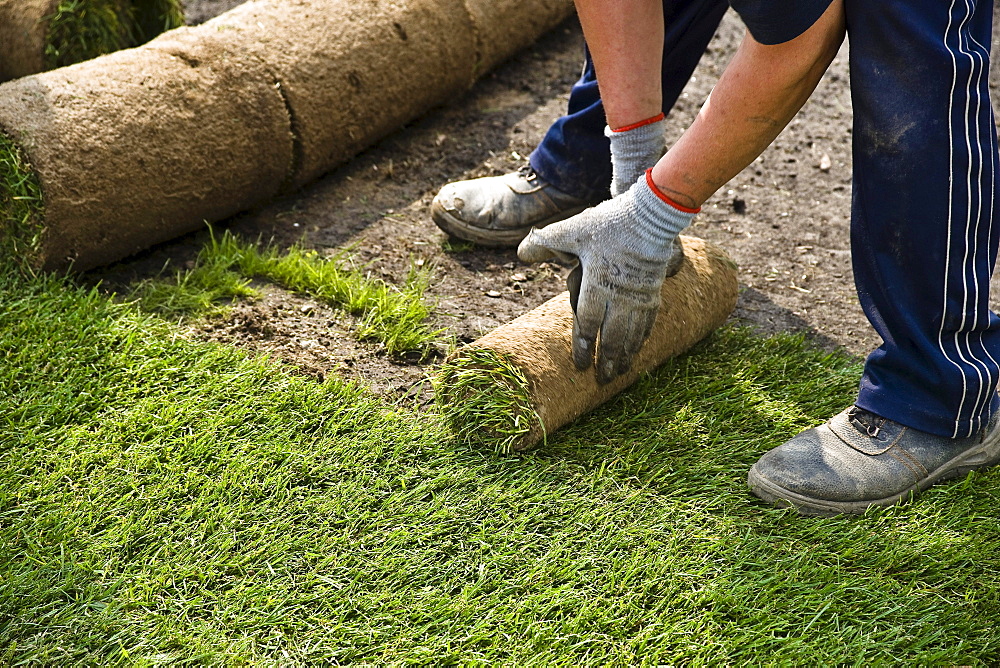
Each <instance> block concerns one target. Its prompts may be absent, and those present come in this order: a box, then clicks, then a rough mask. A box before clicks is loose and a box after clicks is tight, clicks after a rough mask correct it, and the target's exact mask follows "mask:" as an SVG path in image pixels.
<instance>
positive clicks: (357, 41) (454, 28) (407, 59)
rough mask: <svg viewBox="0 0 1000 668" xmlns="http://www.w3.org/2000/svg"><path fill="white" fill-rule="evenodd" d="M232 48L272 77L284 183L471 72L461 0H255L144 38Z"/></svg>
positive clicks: (463, 82) (413, 112) (446, 93)
mask: <svg viewBox="0 0 1000 668" xmlns="http://www.w3.org/2000/svg"><path fill="white" fill-rule="evenodd" d="M166 42H170V43H172V44H174V45H175V48H182V47H180V46H179V45H187V46H188V47H189V48H192V47H196V46H197V47H199V48H206V47H207V48H213V49H214V48H222V49H226V50H232V49H234V48H237V47H238V48H240V49H243V50H245V51H246V52H248V53H250V54H252V55H253V56H255V57H256V59H257V61H258V62H260V63H262V64H266V65H264V66H265V67H266V68H267V70H268V73H269V75H270V76H272V77H273V78H274V80H275V81H278V82H280V86H281V91H282V94H283V95H284V97H285V99H286V101H287V104H288V107H289V110H290V114H291V116H292V119H293V123H294V126H293V132H294V134H295V136H296V140H297V141H296V143H297V151H296V153H297V156H296V165H295V167H294V170H293V173H292V174H291V175H290V178H289V180H288V184H287V189H288V190H294V189H295V188H298V187H299V186H301V185H304V184H306V183H309V182H310V181H313V180H315V179H316V178H317V177H319V176H320V175H322V174H324V173H325V172H327V171H329V170H330V169H331V168H333V167H335V166H337V165H339V164H341V163H343V162H344V161H346V160H347V159H349V158H351V157H353V156H354V155H356V154H357V153H359V152H360V151H361V150H363V149H364V148H367V147H368V146H370V145H371V144H372V143H374V142H375V141H377V140H378V139H380V138H381V137H383V136H385V135H386V134H388V133H389V132H391V131H393V130H395V129H397V128H398V127H400V126H401V125H403V124H404V123H406V122H407V121H409V120H411V119H413V118H414V117H415V116H417V115H419V114H421V113H424V112H425V111H427V109H429V108H430V107H432V106H433V105H436V104H441V103H443V102H445V101H446V100H447V99H448V98H449V97H450V96H452V95H454V94H455V93H456V92H461V91H464V90H465V89H466V88H467V87H468V86H470V85H471V84H472V81H473V70H474V64H475V59H476V42H475V31H474V29H473V26H472V23H471V18H470V16H469V13H468V11H467V10H466V8H465V6H464V5H463V3H462V2H458V1H454V0H453V1H449V2H441V0H407V1H406V2H391V1H388V0H363V1H359V0H256V1H254V2H248V3H246V4H244V5H241V6H239V7H236V8H234V9H232V10H231V11H229V12H226V13H224V14H222V15H220V16H218V17H216V18H214V19H212V20H210V21H208V22H206V23H204V24H202V25H200V26H198V27H196V28H188V29H182V30H177V31H172V32H171V33H170V34H169V35H164V36H163V37H162V38H160V39H159V40H154V41H153V42H152V43H151V46H154V47H156V46H157V45H158V44H162V43H166Z"/></svg>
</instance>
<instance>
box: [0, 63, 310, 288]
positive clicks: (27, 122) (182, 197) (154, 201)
mask: <svg viewBox="0 0 1000 668" xmlns="http://www.w3.org/2000/svg"><path fill="white" fill-rule="evenodd" d="M226 62H227V61H226V60H225V59H221V60H220V64H219V65H217V66H216V65H213V64H211V63H195V62H193V61H190V60H185V59H184V58H181V57H178V56H176V55H173V54H170V53H167V52H165V51H161V50H157V49H148V48H139V49H131V50H127V51H122V52H118V53H115V54H111V55H108V56H104V57H102V58H98V59H96V60H91V61H87V62H85V63H80V64H78V65H74V66H72V67H65V68H60V69H58V70H54V71H51V72H46V73H43V74H39V75H35V76H29V77H23V78H21V79H18V80H16V81H12V82H8V83H6V84H4V85H3V86H2V87H0V132H2V133H3V134H4V135H5V136H6V137H7V138H8V139H9V140H10V141H11V142H13V143H14V144H15V145H16V146H17V147H18V148H19V149H20V152H21V153H22V154H23V163H25V164H27V165H28V166H30V169H31V170H32V172H33V176H34V177H35V178H37V181H38V183H39V184H40V188H41V193H42V202H41V206H40V207H39V212H38V215H36V216H35V218H36V219H37V220H38V221H39V223H38V225H39V226H41V228H42V229H41V230H35V231H34V232H32V231H30V230H19V231H16V232H15V231H12V230H11V229H10V228H8V229H7V230H5V231H4V233H5V234H8V235H9V234H15V233H17V234H22V235H25V236H32V235H34V237H37V239H38V242H37V243H35V244H34V248H33V249H31V251H30V253H29V254H30V255H31V257H30V258H28V263H29V264H30V265H32V266H34V267H38V268H43V269H57V268H65V267H67V266H72V267H73V268H74V269H80V270H83V269H88V268H91V267H94V266H98V265H101V264H106V263H109V262H113V261H115V260H118V259H121V258H123V257H125V256H128V255H131V254H133V253H135V252H137V251H139V250H141V249H145V248H148V247H149V246H152V245H154V244H156V243H159V242H162V241H165V240H167V239H171V238H174V237H176V236H179V235H180V234H183V233H186V232H189V231H193V230H195V229H198V228H199V227H200V226H202V225H203V224H204V221H206V220H208V221H212V220H218V219H220V218H223V217H226V216H229V215H231V214H233V213H235V212H237V211H240V210H244V209H247V208H249V207H251V206H253V205H255V204H257V203H260V202H262V201H264V200H267V199H269V198H271V197H273V196H274V195H275V194H276V193H277V191H278V189H279V188H280V185H281V183H282V181H283V180H284V178H285V176H286V175H287V173H288V170H289V167H290V165H291V162H292V153H293V142H292V137H291V134H290V132H289V130H288V128H289V125H290V120H289V118H288V114H287V111H286V108H285V104H284V101H283V99H282V97H281V95H280V93H279V91H278V90H277V89H276V88H275V86H274V83H273V81H270V80H260V79H258V78H257V77H256V75H254V74H253V73H246V72H243V71H241V69H240V68H239V67H234V66H225V65H226ZM4 246H5V247H8V248H9V247H11V246H12V244H10V243H6V244H4ZM21 247H22V248H23V247H24V244H22V245H21Z"/></svg>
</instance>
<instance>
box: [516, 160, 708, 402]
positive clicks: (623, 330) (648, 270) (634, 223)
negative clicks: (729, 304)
mask: <svg viewBox="0 0 1000 668" xmlns="http://www.w3.org/2000/svg"><path fill="white" fill-rule="evenodd" d="M695 213H697V210H696V209H683V208H681V207H679V206H678V205H676V204H674V203H673V202H671V201H670V200H669V199H668V198H667V197H666V196H665V195H663V194H662V193H660V192H659V190H657V189H656V186H655V185H654V184H653V181H652V177H651V175H650V172H649V171H647V172H646V174H645V176H643V177H641V178H640V179H639V180H638V181H637V182H636V183H635V185H633V186H632V187H631V188H630V189H629V190H628V191H626V192H625V193H622V194H621V195H619V196H618V197H615V198H614V199H610V200H607V201H605V202H602V203H601V204H599V205H597V206H595V207H593V208H591V209H587V210H586V211H584V212H583V213H580V214H577V215H576V216H573V217H572V218H568V219H566V220H564V221H561V222H558V223H553V224H552V225H549V226H548V227H545V228H542V229H540V230H538V229H532V230H531V232H530V233H529V234H528V236H527V237H526V238H525V239H524V241H522V242H521V245H520V246H519V247H518V249H517V254H518V256H519V257H520V258H521V259H522V260H524V261H525V262H541V261H543V260H547V259H549V258H551V257H559V258H561V259H562V260H564V261H576V262H577V263H578V264H577V266H576V267H575V268H574V269H573V271H572V272H571V273H570V276H569V279H568V283H569V289H570V298H571V302H572V304H573V312H574V318H573V361H574V363H575V364H576V367H577V368H578V369H580V370H583V369H587V368H588V367H590V365H591V364H592V363H593V360H594V352H595V348H597V342H598V335H599V336H600V347H599V349H597V369H596V371H597V380H598V382H599V383H601V384H604V383H608V382H610V381H612V380H614V379H615V378H617V377H618V376H620V375H622V374H624V373H627V372H628V370H629V369H630V368H631V367H632V359H633V358H634V357H635V354H636V353H637V352H639V348H640V347H641V346H642V343H643V341H645V340H646V338H647V337H648V336H649V334H650V332H651V331H652V329H653V323H654V322H655V321H656V314H657V311H658V310H659V307H660V287H661V286H662V284H663V279H664V278H665V277H666V276H667V274H668V271H669V270H670V269H671V268H672V267H673V265H675V264H676V263H679V261H680V259H681V257H680V250H679V247H678V246H677V245H676V243H675V241H676V238H677V234H678V233H679V232H680V231H681V230H683V229H684V228H685V227H687V226H688V224H689V223H690V222H691V219H692V218H693V217H694V215H695Z"/></svg>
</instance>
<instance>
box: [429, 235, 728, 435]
mask: <svg viewBox="0 0 1000 668" xmlns="http://www.w3.org/2000/svg"><path fill="white" fill-rule="evenodd" d="M681 242H682V247H683V249H684V260H683V262H682V263H681V265H680V269H679V270H678V271H677V273H676V274H674V275H673V276H671V277H669V278H668V279H667V280H666V281H665V282H664V284H663V289H662V291H661V293H660V313H659V315H658V316H657V319H656V324H655V325H654V327H653V332H652V334H651V335H650V337H649V339H647V341H646V343H645V344H644V345H643V347H642V350H640V352H639V354H638V355H637V356H636V359H635V362H634V364H633V368H632V370H631V371H630V372H629V373H627V374H626V375H624V376H621V377H620V378H618V379H616V380H615V381H613V382H611V383H609V384H607V385H599V384H598V383H597V380H596V377H595V375H594V370H593V368H591V369H588V370H586V371H579V370H577V369H576V367H575V366H574V364H573V360H572V355H571V346H572V343H571V340H572V332H573V313H572V309H571V307H570V303H569V293H563V294H561V295H559V296H557V297H554V298H552V299H550V300H549V301H547V302H545V303H544V304H542V305H541V306H539V307H538V308H536V309H534V310H532V311H529V312H528V313H525V314H524V315H522V316H521V317H519V318H517V319H515V320H513V321H512V322H510V323H508V324H506V325H503V326H502V327H499V328H497V329H495V330H493V331H492V332H490V333H489V334H487V335H486V336H484V337H482V338H481V339H479V340H478V341H475V342H474V343H472V344H469V345H467V346H465V347H463V348H461V349H459V350H458V351H457V352H456V353H454V354H453V355H452V356H451V357H450V358H449V359H448V360H447V362H446V363H445V364H444V365H443V366H442V368H441V371H440V373H439V376H438V379H437V383H436V392H435V394H436V398H437V401H438V405H439V406H440V407H441V411H442V414H443V415H444V417H445V420H446V422H447V423H448V425H449V427H450V429H451V431H452V432H453V433H454V434H455V435H456V437H458V438H459V439H460V440H462V441H464V442H466V443H469V444H471V445H474V446H476V447H487V448H490V449H493V450H496V451H498V452H501V453H508V452H511V451H521V450H526V449H528V448H530V447H532V446H534V445H536V444H537V443H538V442H539V441H541V440H542V439H543V438H545V437H546V436H547V435H548V434H551V433H553V432H554V431H556V430H557V429H559V428H560V427H562V426H564V425H566V424H568V423H569V422H572V421H573V420H575V419H576V418H578V417H580V416H581V415H583V414H584V413H586V412H588V411H590V410H592V409H593V408H595V407H597V406H599V405H600V404H602V403H604V402H605V401H607V400H608V399H610V398H611V397H613V396H614V395H616V394H618V393H619V392H621V391H622V390H623V389H625V388H626V387H628V386H629V385H631V384H632V383H634V382H635V381H636V379H637V378H638V377H639V376H640V375H641V374H643V373H645V372H647V371H649V370H651V369H653V368H655V367H657V366H659V365H660V364H662V363H663V362H665V361H666V360H667V359H669V358H671V357H674V356H676V355H679V354H680V353H682V352H684V351H685V350H687V349H689V348H690V347H691V346H693V345H694V344H695V343H697V342H698V341H700V340H701V339H703V338H705V337H706V336H707V335H708V334H709V333H710V332H711V331H712V330H714V329H715V328H717V327H719V326H720V325H721V324H722V323H723V322H725V320H726V318H727V317H728V316H729V314H730V313H732V311H733V308H735V306H736V296H737V280H736V265H735V264H734V263H733V261H732V260H731V259H729V257H728V256H726V254H725V253H724V252H723V251H722V250H720V249H719V248H718V247H716V246H713V245H712V244H709V243H707V242H705V241H703V240H701V239H696V238H693V237H681Z"/></svg>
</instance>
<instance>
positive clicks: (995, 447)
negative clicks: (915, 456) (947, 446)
mask: <svg viewBox="0 0 1000 668" xmlns="http://www.w3.org/2000/svg"><path fill="white" fill-rule="evenodd" d="M997 464H1000V426H998V427H997V428H995V429H994V430H993V432H992V433H991V434H990V435H989V436H988V437H987V439H986V440H985V441H983V442H982V443H980V444H979V445H978V446H975V447H972V448H969V449H968V450H965V451H964V452H962V453H960V454H958V455H957V456H955V457H954V458H953V459H951V460H949V461H947V462H945V463H944V464H942V465H941V466H939V467H938V468H937V469H936V470H934V471H932V472H931V473H930V474H928V476H927V477H926V478H924V479H923V480H921V481H919V482H917V483H916V484H914V485H912V486H910V487H908V488H907V489H904V490H903V491H902V492H899V493H897V494H893V495H891V496H887V497H885V498H883V499H873V500H869V501H829V500H827V499H816V498H813V497H809V496H804V495H802V494H798V493H796V492H792V491H790V490H787V489H785V488H784V487H782V486H780V485H777V484H775V483H773V482H771V481H770V480H768V479H767V478H765V477H763V476H762V475H760V473H758V472H757V465H756V464H754V465H753V466H752V467H751V468H750V472H749V473H748V474H747V482H748V484H749V485H750V491H751V492H753V494H754V495H755V496H757V497H759V498H760V499H762V500H764V501H766V502H767V503H770V504H771V505H775V506H779V507H783V508H794V509H795V510H796V511H798V513H799V514H800V515H808V516H812V517H835V516H837V515H861V514H863V513H864V512H865V511H866V510H868V509H869V508H871V507H874V506H877V507H880V508H888V507H889V506H894V505H896V504H898V503H901V502H903V501H906V500H908V499H910V498H912V497H915V496H916V495H917V494H919V493H920V492H922V491H924V490H925V489H927V488H928V487H931V486H932V485H936V484H937V483H939V482H944V481H946V480H953V479H955V478H963V477H965V476H967V475H968V474H969V473H971V472H972V471H979V470H983V469H986V468H989V467H991V466H995V465H997Z"/></svg>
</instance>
